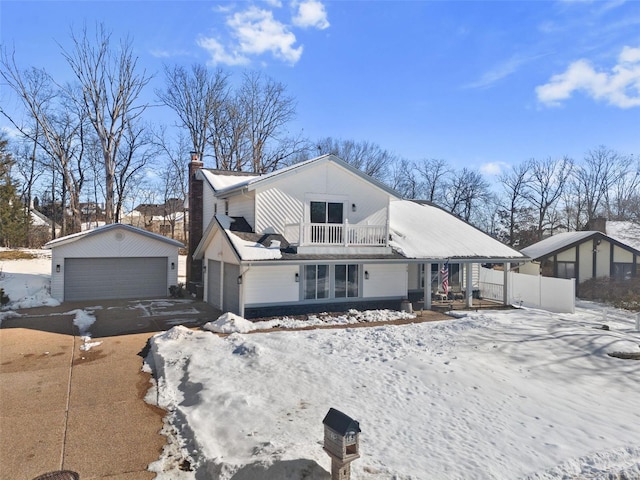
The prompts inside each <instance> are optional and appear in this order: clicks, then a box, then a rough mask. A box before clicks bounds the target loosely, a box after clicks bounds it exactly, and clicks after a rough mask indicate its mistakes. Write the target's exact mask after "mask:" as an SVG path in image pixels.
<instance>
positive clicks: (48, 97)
mask: <svg viewBox="0 0 640 480" xmlns="http://www.w3.org/2000/svg"><path fill="white" fill-rule="evenodd" d="M1 66H2V68H1V69H0V75H1V76H2V78H3V79H4V80H5V82H6V83H7V84H8V85H9V86H10V87H11V89H12V90H13V91H14V92H15V93H16V94H17V96H18V98H19V99H20V101H21V103H22V105H23V106H24V107H25V109H26V111H27V112H28V115H29V116H30V117H31V118H32V120H33V122H34V124H35V126H33V127H32V128H28V127H24V126H23V125H21V124H18V123H17V122H16V121H15V120H14V119H12V118H11V116H10V115H8V114H7V113H6V112H5V110H4V109H2V108H0V113H2V114H3V115H4V116H5V117H6V118H7V119H8V120H9V121H10V122H11V123H12V124H13V125H14V126H15V127H16V128H17V129H18V130H19V131H20V133H21V134H22V135H23V136H24V137H25V138H28V139H30V140H31V141H33V142H34V144H37V145H38V146H39V147H40V148H42V150H43V151H44V152H45V153H46V154H47V156H48V157H49V158H50V159H51V161H52V168H53V169H56V170H58V171H59V173H60V174H61V176H62V181H63V186H62V187H63V188H62V191H63V198H62V204H63V206H64V205H66V197H67V195H68V197H69V209H70V210H71V232H79V231H80V192H81V190H82V185H83V182H84V170H83V134H84V130H83V127H84V125H83V121H82V115H81V114H79V112H78V110H77V109H75V108H74V105H73V102H72V101H71V97H70V96H69V94H70V93H71V94H72V93H73V91H72V90H71V89H68V90H66V91H64V90H62V89H60V88H58V87H57V85H55V83H54V82H53V80H52V79H51V77H50V76H49V75H48V74H47V73H46V72H45V71H44V70H39V69H36V68H31V69H30V70H26V71H24V72H21V71H20V69H19V68H18V67H17V65H16V62H15V58H14V55H13V54H12V55H11V56H9V55H8V54H7V52H6V51H5V50H3V51H2V61H1ZM54 190H55V186H53V187H52V191H54ZM63 212H64V208H63ZM62 228H63V232H62V233H63V234H65V233H66V231H65V229H66V222H65V221H64V219H63V222H62ZM54 232H55V230H54Z"/></svg>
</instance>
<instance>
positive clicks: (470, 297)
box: [464, 263, 473, 308]
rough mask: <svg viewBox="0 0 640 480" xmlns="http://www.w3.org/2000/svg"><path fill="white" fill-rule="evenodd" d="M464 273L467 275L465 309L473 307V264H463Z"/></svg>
mask: <svg viewBox="0 0 640 480" xmlns="http://www.w3.org/2000/svg"><path fill="white" fill-rule="evenodd" d="M464 265H465V272H466V275H467V307H468V308H471V307H473V264H472V263H465V264H464Z"/></svg>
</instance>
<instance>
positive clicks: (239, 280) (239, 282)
mask: <svg viewBox="0 0 640 480" xmlns="http://www.w3.org/2000/svg"><path fill="white" fill-rule="evenodd" d="M238 285H242V275H240V276H239V277H238Z"/></svg>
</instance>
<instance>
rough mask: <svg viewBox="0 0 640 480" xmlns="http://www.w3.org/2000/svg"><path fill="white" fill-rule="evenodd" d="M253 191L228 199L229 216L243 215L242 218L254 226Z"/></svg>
mask: <svg viewBox="0 0 640 480" xmlns="http://www.w3.org/2000/svg"><path fill="white" fill-rule="evenodd" d="M254 205H255V192H250V193H247V194H244V195H236V196H234V197H231V198H230V199H229V216H230V217H244V219H245V220H246V221H247V222H248V223H249V225H251V227H253V228H255V224H256V219H255V207H254Z"/></svg>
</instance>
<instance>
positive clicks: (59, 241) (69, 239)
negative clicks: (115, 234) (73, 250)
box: [44, 223, 184, 248]
mask: <svg viewBox="0 0 640 480" xmlns="http://www.w3.org/2000/svg"><path fill="white" fill-rule="evenodd" d="M118 229H123V230H128V231H130V232H133V233H137V234H140V235H144V236H145V237H149V238H151V239H153V240H158V241H160V242H165V243H168V244H169V245H173V246H175V247H178V248H183V247H184V245H183V244H182V243H180V242H178V241H177V240H174V239H172V238H167V237H164V236H162V235H158V234H157V233H153V232H149V231H147V230H143V229H142V228H138V227H134V226H132V225H125V224H123V223H111V224H109V225H102V226H100V227H97V228H94V229H92V230H85V231H83V232H79V233H73V234H71V235H67V236H64V237H60V238H56V239H55V240H51V241H50V242H48V243H47V244H45V246H44V248H55V247H59V246H61V245H67V244H69V243H73V242H76V241H78V240H81V239H83V238H88V237H91V236H93V235H98V234H102V233H105V232H108V231H110V230H118Z"/></svg>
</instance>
